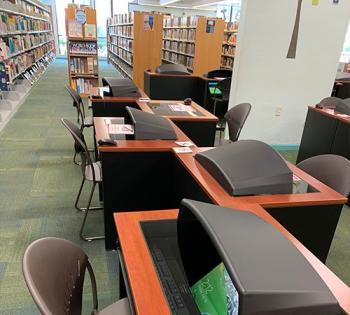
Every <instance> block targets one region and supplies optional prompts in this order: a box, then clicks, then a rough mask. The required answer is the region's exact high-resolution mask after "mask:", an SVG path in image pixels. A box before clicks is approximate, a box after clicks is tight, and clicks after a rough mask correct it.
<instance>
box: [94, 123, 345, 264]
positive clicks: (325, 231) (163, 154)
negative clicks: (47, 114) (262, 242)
mask: <svg viewBox="0 0 350 315" xmlns="http://www.w3.org/2000/svg"><path fill="white" fill-rule="evenodd" d="M94 122H95V130H96V139H97V141H98V140H99V139H101V138H105V137H106V136H107V135H108V130H107V126H106V125H105V123H104V119H102V118H95V119H94ZM174 129H175V130H176V133H177V135H178V141H189V139H188V138H187V136H186V135H185V134H184V133H183V132H182V131H181V130H180V129H179V128H177V127H176V126H175V125H174ZM174 147H177V145H176V143H175V141H166V140H160V141H147V140H146V141H135V140H121V141H118V146H102V147H101V146H99V147H98V150H99V151H100V155H101V161H102V175H103V192H104V193H103V195H104V208H105V233H106V247H107V248H109V249H110V248H114V247H115V242H116V238H115V237H113V236H115V233H114V227H113V224H112V223H111V222H112V217H113V213H114V212H119V211H138V210H154V209H155V210H157V209H172V208H176V207H178V205H179V203H180V201H181V200H182V199H183V198H190V199H194V200H199V201H203V202H210V203H214V204H218V205H221V206H225V207H240V204H242V205H246V204H247V203H249V204H251V205H252V204H259V205H261V206H263V207H265V208H266V210H267V211H268V212H269V213H270V214H271V215H273V216H274V217H275V218H276V219H277V220H278V221H280V222H281V223H282V224H283V225H284V226H285V227H286V228H287V229H288V230H289V231H290V232H291V233H293V235H295V236H296V237H297V238H298V239H299V240H300V241H301V242H303V244H305V245H306V246H307V247H308V248H309V249H310V250H311V251H312V252H313V253H314V254H315V255H316V256H317V257H318V258H319V259H321V260H322V261H325V259H326V257H327V254H328V251H329V248H330V244H331V241H332V239H333V236H334V232H335V228H336V226H337V222H338V219H339V216H340V213H341V209H342V204H343V203H345V202H346V198H344V197H343V196H341V195H340V194H338V193H337V192H335V191H333V190H332V189H330V188H329V187H327V186H325V185H323V184H322V183H321V182H319V181H317V180H316V179H314V178H312V177H311V176H309V175H307V174H306V173H304V172H302V171H301V170H298V169H297V168H296V167H294V166H290V167H291V168H292V170H293V171H294V172H296V175H298V176H299V177H300V178H302V179H303V180H305V181H306V182H308V183H309V184H311V185H312V186H313V187H315V188H316V189H318V190H319V192H318V193H305V194H297V195H294V194H286V195H270V196H259V197H232V196H231V195H229V194H228V193H227V192H226V191H225V190H224V189H223V188H222V187H221V186H220V185H219V183H218V182H216V181H215V179H214V178H213V177H212V176H211V175H210V174H209V173H208V172H207V171H206V170H205V169H204V168H203V167H202V166H201V164H199V163H198V162H197V161H196V160H195V158H194V154H195V153H197V152H199V151H202V150H205V149H207V148H198V147H196V146H192V147H191V149H192V150H193V154H191V153H190V154H189V153H187V154H177V153H175V152H174V150H173V148H174ZM135 196H137V198H135ZM315 217H317V228H316V227H315V224H314V223H315ZM311 227H312V228H311Z"/></svg>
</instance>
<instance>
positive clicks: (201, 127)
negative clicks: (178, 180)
mask: <svg viewBox="0 0 350 315" xmlns="http://www.w3.org/2000/svg"><path fill="white" fill-rule="evenodd" d="M145 95H146V94H144V93H143V96H145ZM146 96H147V95H146ZM91 102H92V110H93V116H94V117H124V118H125V117H127V115H128V114H127V112H126V109H125V108H126V106H129V107H133V108H137V109H140V110H142V111H144V112H147V113H153V114H157V115H160V116H164V117H167V118H169V119H170V120H172V121H173V122H174V123H175V124H176V125H177V126H178V127H179V128H180V129H181V130H182V131H183V132H184V133H185V134H186V135H187V136H188V137H189V138H190V139H191V140H192V141H193V142H194V143H195V144H196V145H198V146H213V145H214V143H215V132H216V123H217V122H218V118H217V117H215V116H214V115H212V114H211V113H210V112H208V111H206V110H205V109H204V108H202V107H201V106H199V105H198V104H197V103H195V102H192V104H191V106H192V107H193V108H194V110H195V111H196V112H197V116H191V115H185V114H182V115H181V114H180V115H178V113H180V112H173V113H168V114H166V115H163V114H161V113H157V111H156V110H152V109H151V108H150V106H149V105H148V104H150V103H153V102H159V103H160V104H166V103H167V102H169V101H151V102H149V103H145V102H141V101H139V98H130V97H126V98H120V97H105V98H103V99H91ZM174 102H176V103H179V102H180V101H174Z"/></svg>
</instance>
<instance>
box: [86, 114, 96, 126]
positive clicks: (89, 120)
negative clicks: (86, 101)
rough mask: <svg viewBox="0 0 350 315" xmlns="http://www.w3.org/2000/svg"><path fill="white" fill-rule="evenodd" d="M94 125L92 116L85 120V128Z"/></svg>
mask: <svg viewBox="0 0 350 315" xmlns="http://www.w3.org/2000/svg"><path fill="white" fill-rule="evenodd" d="M93 125H94V118H93V117H92V116H89V117H85V118H84V127H91V126H93Z"/></svg>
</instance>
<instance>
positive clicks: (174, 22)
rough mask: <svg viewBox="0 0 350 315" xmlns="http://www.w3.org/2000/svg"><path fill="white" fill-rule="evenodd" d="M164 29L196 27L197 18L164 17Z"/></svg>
mask: <svg viewBox="0 0 350 315" xmlns="http://www.w3.org/2000/svg"><path fill="white" fill-rule="evenodd" d="M163 25H164V27H196V26H197V16H183V17H171V16H168V17H164V20H163Z"/></svg>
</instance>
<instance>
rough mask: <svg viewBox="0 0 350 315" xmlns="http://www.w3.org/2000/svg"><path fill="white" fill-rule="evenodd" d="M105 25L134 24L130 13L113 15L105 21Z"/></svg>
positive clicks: (132, 15)
mask: <svg viewBox="0 0 350 315" xmlns="http://www.w3.org/2000/svg"><path fill="white" fill-rule="evenodd" d="M107 23H108V25H115V24H126V23H134V14H133V13H132V12H129V13H125V14H115V15H114V16H113V17H111V18H109V19H108V20H107Z"/></svg>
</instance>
